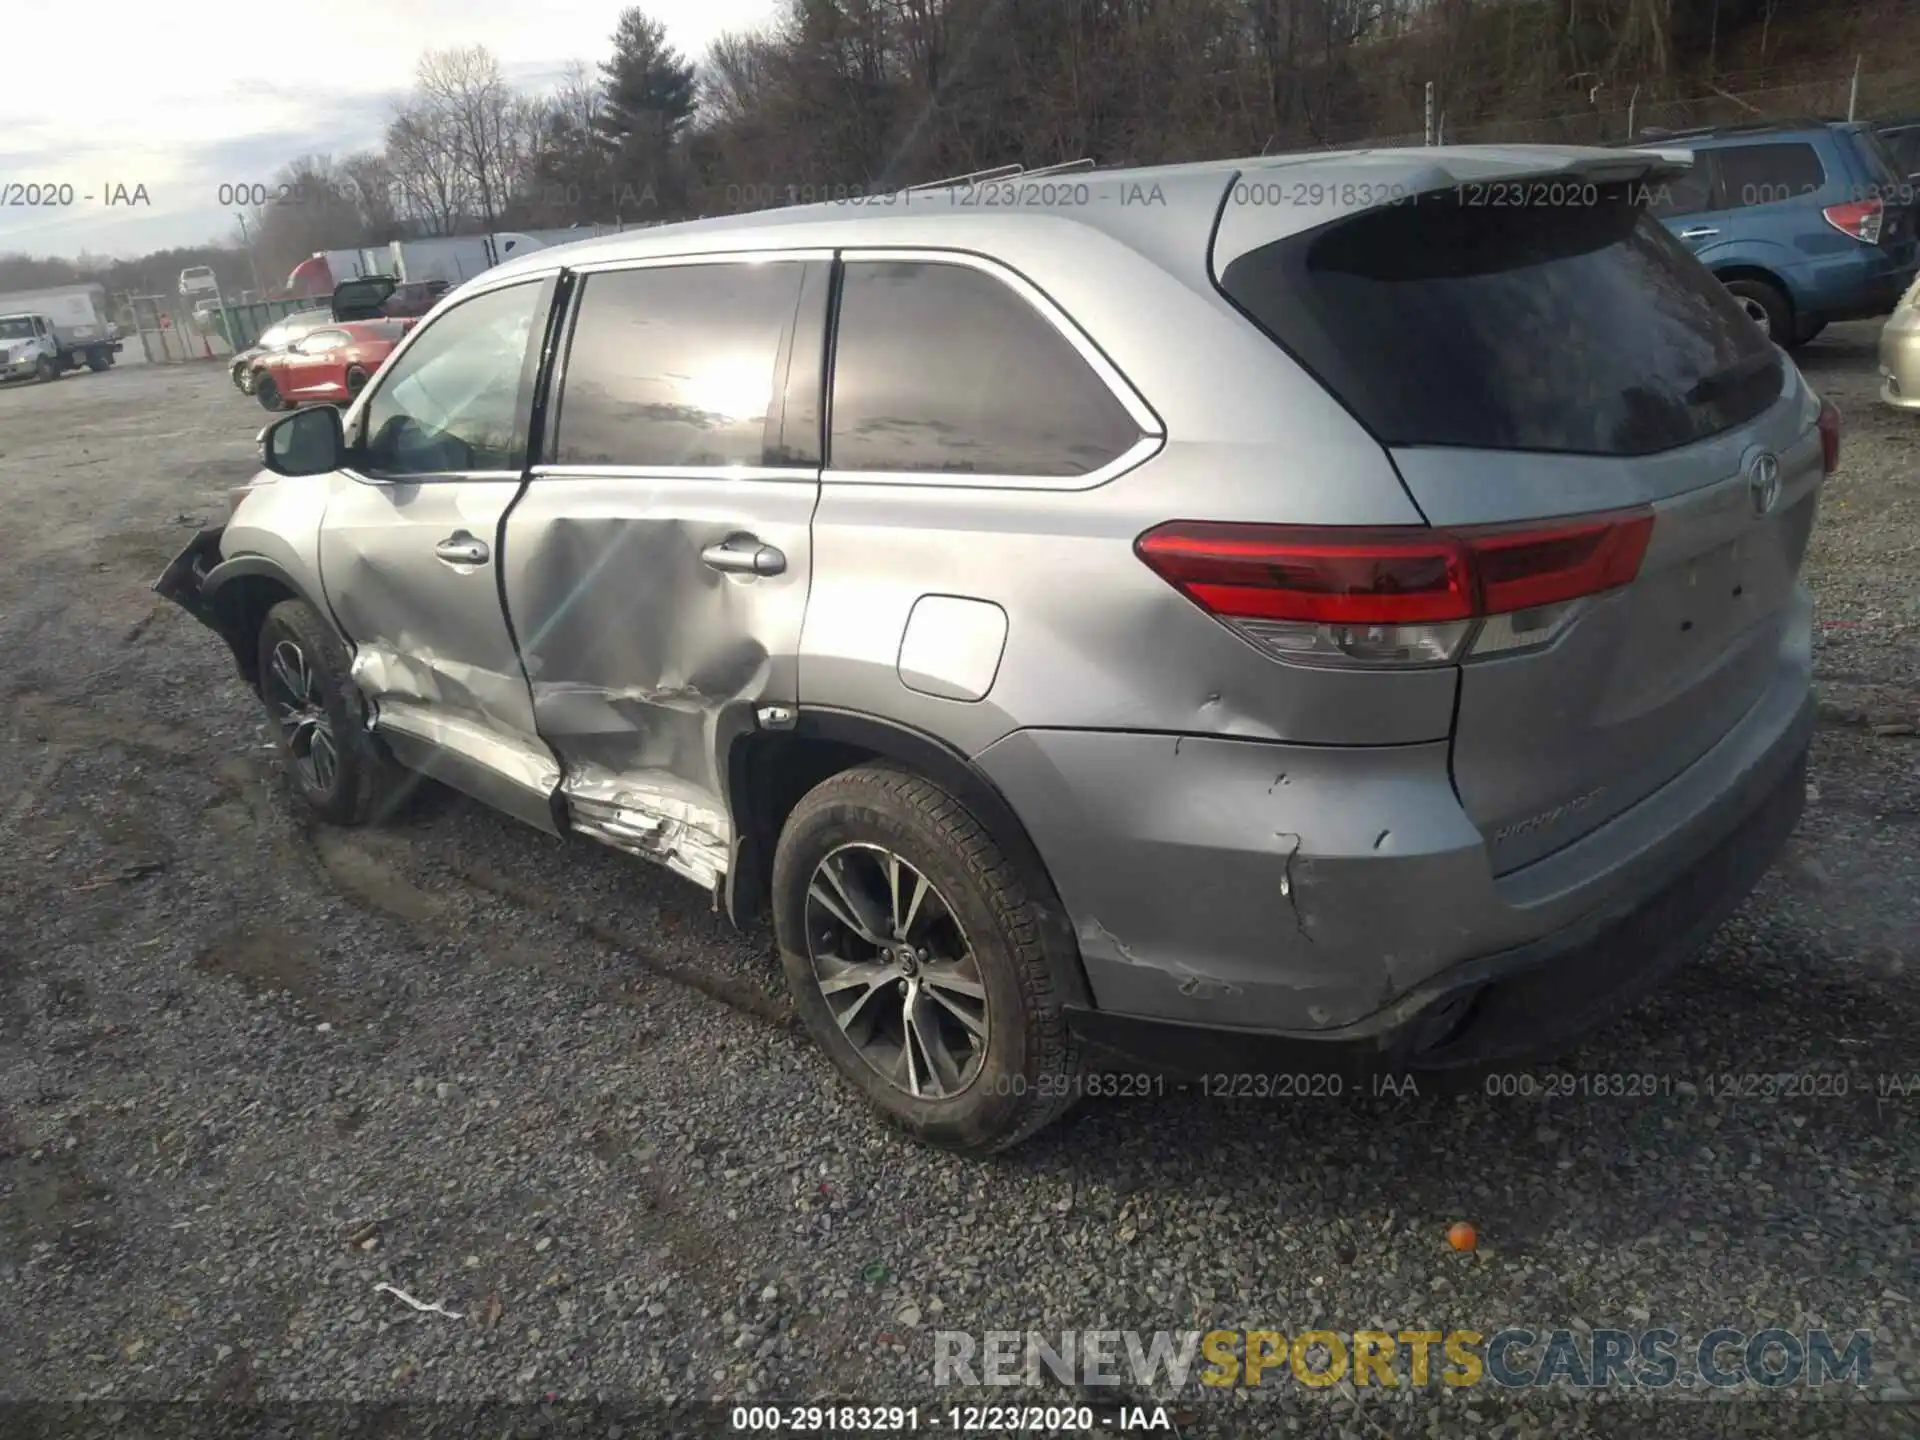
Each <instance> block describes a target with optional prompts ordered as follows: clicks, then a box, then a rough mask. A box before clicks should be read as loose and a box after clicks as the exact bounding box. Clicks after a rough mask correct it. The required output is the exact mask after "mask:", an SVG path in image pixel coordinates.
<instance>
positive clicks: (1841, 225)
mask: <svg viewBox="0 0 1920 1440" xmlns="http://www.w3.org/2000/svg"><path fill="white" fill-rule="evenodd" d="M1820 213H1821V214H1822V215H1824V216H1826V217H1827V223H1828V224H1829V225H1831V226H1833V228H1834V229H1836V230H1838V231H1839V232H1840V233H1841V234H1842V235H1851V236H1852V237H1853V238H1854V239H1856V240H1863V241H1865V242H1866V243H1867V244H1869V245H1878V244H1879V243H1880V227H1881V225H1882V224H1884V223H1885V221H1886V217H1887V207H1886V204H1885V202H1883V201H1880V200H1854V201H1851V202H1849V203H1848V204H1845V205H1829V206H1827V208H1826V209H1824V210H1822V211H1821V212H1820Z"/></svg>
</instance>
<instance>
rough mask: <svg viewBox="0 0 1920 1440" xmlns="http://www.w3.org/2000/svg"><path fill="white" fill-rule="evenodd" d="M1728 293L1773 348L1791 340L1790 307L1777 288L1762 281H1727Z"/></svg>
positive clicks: (1792, 332) (1792, 337) (1788, 343)
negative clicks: (1770, 342)
mask: <svg viewBox="0 0 1920 1440" xmlns="http://www.w3.org/2000/svg"><path fill="white" fill-rule="evenodd" d="M1726 286H1727V293H1728V294H1729V295H1731V296H1733V298H1734V299H1736V300H1738V301H1739V302H1740V308H1741V309H1742V310H1744V311H1746V312H1747V316H1748V318H1750V319H1751V320H1752V321H1753V323H1754V324H1756V325H1758V326H1759V327H1760V328H1761V329H1762V330H1764V331H1766V332H1767V338H1768V339H1769V340H1771V341H1773V343H1774V344H1776V345H1792V344H1794V343H1795V341H1794V330H1793V306H1792V304H1790V303H1789V302H1788V300H1787V297H1786V296H1784V295H1782V294H1781V293H1780V292H1779V291H1778V290H1777V289H1775V288H1774V287H1773V286H1771V285H1769V284H1768V283H1767V282H1766V281H1764V280H1729V281H1727V282H1726Z"/></svg>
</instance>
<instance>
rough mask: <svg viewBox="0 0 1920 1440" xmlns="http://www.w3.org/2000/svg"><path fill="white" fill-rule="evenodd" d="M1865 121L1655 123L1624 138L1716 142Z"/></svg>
mask: <svg viewBox="0 0 1920 1440" xmlns="http://www.w3.org/2000/svg"><path fill="white" fill-rule="evenodd" d="M1871 128H1872V127H1871V126H1870V125H1868V123H1867V122H1866V121H1864V120H1837V119H1833V118H1831V117H1828V118H1822V117H1819V116H1803V117H1799V118H1794V119H1783V120H1741V121H1738V122H1735V123H1733V124H1730V125H1700V126H1696V127H1693V128H1691V129H1686V130H1661V129H1656V128H1653V127H1651V126H1648V127H1643V128H1642V129H1641V131H1640V136H1639V138H1638V139H1637V140H1628V141H1623V142H1621V143H1622V146H1623V147H1632V146H1638V145H1645V144H1647V143H1648V142H1653V143H1656V144H1662V145H1664V144H1666V143H1667V142H1668V141H1671V140H1686V141H1696V140H1698V141H1714V140H1731V139H1738V138H1752V137H1755V136H1767V135H1781V136H1784V135H1804V134H1806V133H1807V132H1809V131H1814V130H1840V131H1847V132H1853V131H1858V130H1866V129H1871Z"/></svg>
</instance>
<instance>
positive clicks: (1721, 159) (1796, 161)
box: [1713, 140, 1827, 210]
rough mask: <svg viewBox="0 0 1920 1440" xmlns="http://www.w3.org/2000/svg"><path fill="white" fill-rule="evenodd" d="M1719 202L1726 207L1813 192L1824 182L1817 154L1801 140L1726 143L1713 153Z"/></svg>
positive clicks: (1768, 201)
mask: <svg viewBox="0 0 1920 1440" xmlns="http://www.w3.org/2000/svg"><path fill="white" fill-rule="evenodd" d="M1713 158H1714V162H1715V163H1716V164H1717V165H1718V166H1719V167H1720V190H1721V193H1722V195H1723V196H1724V197H1725V198H1724V200H1723V202H1722V203H1723V204H1725V205H1726V207H1727V208H1728V209H1730V210H1740V209H1744V208H1745V207H1746V206H1749V205H1772V204H1776V203H1778V202H1779V201H1782V200H1798V199H1800V198H1801V197H1802V196H1806V195H1817V194H1819V193H1820V191H1821V190H1822V189H1824V188H1825V186H1826V183H1827V172H1826V168H1825V167H1824V166H1822V165H1821V163H1820V153H1819V152H1818V151H1817V150H1815V149H1814V148H1813V146H1811V145H1809V144H1807V143H1806V142H1805V141H1804V140H1787V141H1780V142H1777V143H1775V144H1771V145H1726V146H1721V147H1719V148H1717V149H1715V150H1714V152H1713Z"/></svg>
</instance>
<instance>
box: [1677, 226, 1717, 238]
mask: <svg viewBox="0 0 1920 1440" xmlns="http://www.w3.org/2000/svg"><path fill="white" fill-rule="evenodd" d="M1719 233H1720V232H1719V231H1718V230H1716V229H1714V228H1713V226H1711V225H1695V226H1693V227H1692V228H1691V229H1688V230H1682V231H1681V232H1680V238H1681V239H1682V240H1705V239H1708V238H1709V237H1711V236H1714V235H1718V234H1719Z"/></svg>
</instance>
